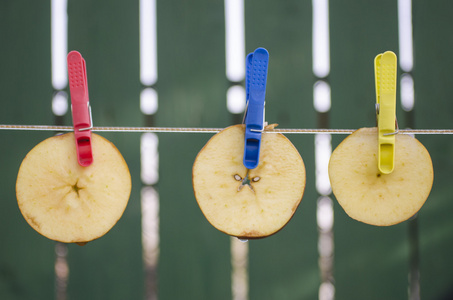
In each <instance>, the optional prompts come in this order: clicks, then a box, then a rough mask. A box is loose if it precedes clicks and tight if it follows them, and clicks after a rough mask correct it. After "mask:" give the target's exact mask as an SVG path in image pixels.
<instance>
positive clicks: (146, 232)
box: [141, 186, 159, 267]
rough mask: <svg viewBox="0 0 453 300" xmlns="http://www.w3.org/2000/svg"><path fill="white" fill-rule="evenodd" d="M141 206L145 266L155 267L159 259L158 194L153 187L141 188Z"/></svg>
mask: <svg viewBox="0 0 453 300" xmlns="http://www.w3.org/2000/svg"><path fill="white" fill-rule="evenodd" d="M141 205H142V228H143V230H142V243H143V252H144V258H145V265H146V266H148V267H156V266H157V259H158V257H159V194H158V193H157V191H156V190H155V189H154V188H153V187H151V186H145V187H143V189H142V192H141Z"/></svg>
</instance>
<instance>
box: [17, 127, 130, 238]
mask: <svg viewBox="0 0 453 300" xmlns="http://www.w3.org/2000/svg"><path fill="white" fill-rule="evenodd" d="M92 150H93V159H94V160H93V163H92V164H91V165H90V166H88V167H82V166H80V165H79V164H78V162H77V153H76V146H75V141H74V134H73V133H67V134H63V135H58V136H54V137H51V138H48V139H46V140H44V141H42V142H41V143H39V144H38V145H36V146H35V147H34V148H33V149H32V150H31V151H30V152H29V153H28V154H27V156H26V157H25V158H24V160H23V161H22V164H21V166H20V169H19V173H18V175H17V181H16V196H17V202H18V205H19V209H20V211H21V212H22V215H23V216H24V218H25V220H26V221H27V222H28V224H30V226H31V227H33V229H35V230H36V231H37V232H39V233H40V234H42V235H43V236H45V237H47V238H49V239H52V240H56V241H60V242H64V243H78V244H84V243H86V242H89V241H92V240H94V239H97V238H99V237H101V236H103V235H104V234H105V233H107V232H108V231H109V230H110V229H111V228H112V227H113V226H114V225H115V224H116V222H117V221H118V220H119V219H120V218H121V216H122V214H123V212H124V210H125V208H126V206H127V203H128V201H129V196H130V192H131V176H130V173H129V169H128V167H127V164H126V162H125V161H124V159H123V157H122V156H121V153H120V152H119V151H118V149H117V148H116V147H115V146H114V145H113V144H112V143H111V142H109V141H108V140H106V139H105V138H103V137H101V136H99V135H96V134H94V133H92Z"/></svg>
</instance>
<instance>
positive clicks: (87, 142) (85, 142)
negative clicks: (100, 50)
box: [67, 51, 93, 167]
mask: <svg viewBox="0 0 453 300" xmlns="http://www.w3.org/2000/svg"><path fill="white" fill-rule="evenodd" d="M67 61H68V75H69V90H70V92H71V108H72V122H73V125H74V136H75V142H76V149H77V160H78V162H79V165H81V166H82V167H87V166H89V165H91V163H92V162H93V153H92V150H91V128H92V126H93V125H92V119H91V107H90V102H89V97H88V81H87V70H86V65H85V60H84V59H83V57H82V55H81V54H80V53H79V52H77V51H71V52H69V54H68V57H67Z"/></svg>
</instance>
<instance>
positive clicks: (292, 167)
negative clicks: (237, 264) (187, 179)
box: [192, 125, 305, 239]
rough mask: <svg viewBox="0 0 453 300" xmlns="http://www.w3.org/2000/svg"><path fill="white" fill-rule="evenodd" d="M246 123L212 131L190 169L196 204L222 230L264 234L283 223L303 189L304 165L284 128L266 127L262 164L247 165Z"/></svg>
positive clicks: (242, 234) (241, 235) (255, 235)
mask: <svg viewBox="0 0 453 300" xmlns="http://www.w3.org/2000/svg"><path fill="white" fill-rule="evenodd" d="M244 130H245V127H244V126H243V125H235V126H231V127H228V128H226V129H224V130H222V131H221V132H219V133H217V134H216V135H214V136H213V137H212V138H211V139H210V140H209V141H208V143H207V144H206V145H205V146H204V148H203V149H202V150H201V151H200V152H199V153H198V155H197V157H196V159H195V162H194V165H193V170H192V179H193V188H194V193H195V198H196V200H197V202H198V205H199V207H200V209H201V211H202V212H203V214H204V216H205V217H206V218H207V220H208V221H209V222H210V223H211V224H212V225H213V226H214V227H215V228H217V229H218V230H220V231H222V232H224V233H226V234H228V235H231V236H236V237H239V238H241V239H253V238H262V237H266V236H269V235H272V234H274V233H276V232H277V231H279V230H280V229H281V228H283V227H284V226H285V225H286V224H287V223H288V222H289V220H290V219H291V218H292V216H293V214H294V212H295V211H296V209H297V207H298V205H299V203H300V201H301V200H302V196H303V193H304V189H305V166H304V162H303V160H302V158H301V156H300V155H299V152H298V151H297V150H296V148H295V147H294V146H293V144H292V143H291V142H290V141H289V140H288V139H287V138H286V137H285V136H284V135H282V134H279V133H266V132H264V133H263V135H262V139H261V150H260V160H259V165H258V167H256V168H255V169H252V170H249V169H247V168H246V167H245V166H244V165H243V162H242V161H243V157H244Z"/></svg>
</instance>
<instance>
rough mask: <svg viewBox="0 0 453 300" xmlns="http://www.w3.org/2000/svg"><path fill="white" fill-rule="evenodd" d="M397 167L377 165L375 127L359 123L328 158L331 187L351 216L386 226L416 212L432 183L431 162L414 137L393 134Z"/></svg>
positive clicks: (403, 219)
mask: <svg viewBox="0 0 453 300" xmlns="http://www.w3.org/2000/svg"><path fill="white" fill-rule="evenodd" d="M395 138H396V139H395V168H394V170H393V172H392V173H390V174H382V173H381V172H380V171H379V169H378V152H377V151H378V133H377V128H361V129H359V130H357V131H355V132H354V133H352V134H351V135H350V136H348V137H347V138H346V139H345V140H343V142H341V143H340V145H338V147H337V148H336V149H335V151H334V152H333V153H332V156H331V158H330V162H329V177H330V183H331V186H332V192H333V193H334V195H335V197H336V198H337V201H338V203H340V205H341V206H342V207H343V209H344V210H345V212H346V213H347V214H348V215H349V216H350V217H351V218H353V219H356V220H358V221H361V222H364V223H367V224H372V225H377V226H388V225H394V224H397V223H400V222H403V221H405V220H407V219H409V218H410V217H412V216H413V215H415V214H416V213H417V212H418V211H419V210H420V208H421V207H422V206H423V204H424V203H425V201H426V199H427V198H428V195H429V193H430V191H431V187H432V184H433V165H432V162H431V157H430V155H429V153H428V151H427V150H426V148H425V147H424V146H423V145H422V144H421V143H420V142H419V141H418V140H417V139H415V138H413V137H411V136H409V135H405V134H398V135H396V137H395Z"/></svg>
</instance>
